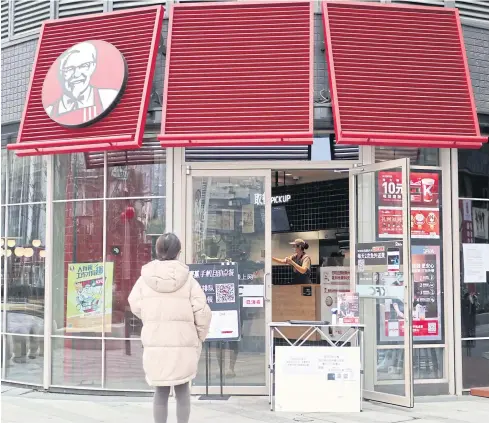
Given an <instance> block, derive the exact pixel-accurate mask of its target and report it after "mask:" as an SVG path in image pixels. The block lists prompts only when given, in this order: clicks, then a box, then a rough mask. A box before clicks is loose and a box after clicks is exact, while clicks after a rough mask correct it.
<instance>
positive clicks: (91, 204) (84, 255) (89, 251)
mask: <svg viewBox="0 0 489 423" xmlns="http://www.w3.org/2000/svg"><path fill="white" fill-rule="evenodd" d="M53 213H54V219H53V242H54V245H53V321H54V325H55V329H54V330H53V332H54V333H55V334H57V335H63V334H66V335H70V336H100V335H101V332H102V321H103V299H102V298H103V296H104V295H105V300H106V301H108V300H109V299H110V297H111V295H110V292H109V293H108V295H106V294H107V287H108V285H105V287H106V290H105V292H106V294H103V287H104V279H103V277H104V266H103V254H102V251H103V201H98V200H97V201H79V202H67V203H55V204H54V206H53ZM107 273H109V271H107ZM106 277H107V274H106Z"/></svg>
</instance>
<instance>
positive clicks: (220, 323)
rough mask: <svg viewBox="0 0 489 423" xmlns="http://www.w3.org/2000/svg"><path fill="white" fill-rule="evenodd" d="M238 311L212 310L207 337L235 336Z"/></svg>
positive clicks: (236, 334) (236, 335)
mask: <svg viewBox="0 0 489 423" xmlns="http://www.w3.org/2000/svg"><path fill="white" fill-rule="evenodd" d="M238 324H239V322H238V312H237V311H236V310H223V311H213V312H212V320H211V327H210V328H209V335H207V338H211V339H212V338H219V339H222V338H224V339H225V338H237V337H238Z"/></svg>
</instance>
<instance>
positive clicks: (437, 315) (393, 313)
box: [379, 245, 442, 342]
mask: <svg viewBox="0 0 489 423" xmlns="http://www.w3.org/2000/svg"><path fill="white" fill-rule="evenodd" d="M440 254H441V251H440V247H439V246H417V245H413V246H412V247H411V261H412V272H413V337H414V340H415V341H440V340H441V339H442V323H441V321H442V320H441V318H442V316H441V310H442V307H441V274H440V272H441V271H442V269H441V258H440ZM379 310H380V316H381V321H383V325H384V327H383V330H382V329H381V330H380V331H379V333H380V341H381V342H382V341H383V342H390V341H401V340H402V337H403V336H404V301H403V300H402V299H401V298H389V299H385V300H383V302H382V303H381V304H380V305H379Z"/></svg>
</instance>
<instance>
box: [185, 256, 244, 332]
mask: <svg viewBox="0 0 489 423" xmlns="http://www.w3.org/2000/svg"><path fill="white" fill-rule="evenodd" d="M189 269H190V272H191V273H192V276H193V277H194V278H195V279H196V280H197V282H199V284H200V286H201V287H202V290H203V291H204V293H205V295H206V297H207V304H208V305H209V307H210V309H211V311H212V321H211V327H210V329H209V334H208V335H207V338H206V341H237V340H239V339H240V337H241V333H240V327H241V326H240V297H239V274H238V266H237V264H235V263H233V264H227V263H215V264H190V265H189Z"/></svg>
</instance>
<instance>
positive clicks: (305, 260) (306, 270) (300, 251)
mask: <svg viewBox="0 0 489 423" xmlns="http://www.w3.org/2000/svg"><path fill="white" fill-rule="evenodd" d="M290 245H293V246H294V254H293V255H291V256H290V257H286V258H284V259H279V258H276V257H272V260H273V261H275V262H277V263H281V264H288V265H290V266H292V268H293V270H294V279H293V283H294V284H309V283H311V258H310V257H309V256H308V255H307V254H306V253H305V250H307V249H308V248H309V244H308V243H307V242H306V241H304V240H303V239H296V240H295V241H294V242H291V243H290Z"/></svg>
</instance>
